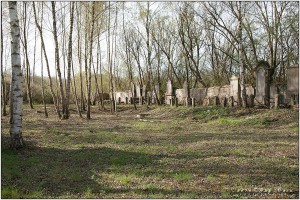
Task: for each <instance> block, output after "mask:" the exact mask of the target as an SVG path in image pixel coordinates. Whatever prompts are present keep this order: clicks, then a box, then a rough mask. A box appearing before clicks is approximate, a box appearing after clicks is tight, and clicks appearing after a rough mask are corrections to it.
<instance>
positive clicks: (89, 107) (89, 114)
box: [86, 2, 95, 119]
mask: <svg viewBox="0 0 300 200" xmlns="http://www.w3.org/2000/svg"><path fill="white" fill-rule="evenodd" d="M92 4H93V5H92V30H91V35H90V52H89V54H90V60H89V66H88V85H87V87H88V91H87V92H88V93H87V102H88V104H87V113H86V118H87V119H91V78H92V73H91V68H92V57H93V36H94V35H93V34H94V24H95V2H93V3H92Z"/></svg>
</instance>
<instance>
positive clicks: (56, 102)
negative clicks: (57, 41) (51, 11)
mask: <svg viewBox="0 0 300 200" xmlns="http://www.w3.org/2000/svg"><path fill="white" fill-rule="evenodd" d="M42 4H43V2H42ZM32 6H33V13H34V19H35V24H36V26H37V28H38V30H39V33H40V39H41V44H42V49H43V53H44V57H45V62H46V67H47V72H48V79H49V87H50V92H51V95H52V99H53V102H54V107H55V110H56V113H57V115H58V117H59V118H61V113H60V110H59V104H58V100H57V99H58V97H57V96H56V94H55V92H54V89H53V82H52V77H51V74H50V66H49V61H48V56H47V52H46V47H45V43H44V37H43V29H42V27H41V26H40V25H39V23H38V19H37V13H36V8H35V3H34V2H32ZM42 9H43V7H42Z"/></svg>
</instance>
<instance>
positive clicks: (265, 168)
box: [1, 105, 299, 198]
mask: <svg viewBox="0 0 300 200" xmlns="http://www.w3.org/2000/svg"><path fill="white" fill-rule="evenodd" d="M35 107H36V108H35V109H36V110H42V107H41V106H35ZM131 109H132V108H129V106H127V105H122V106H121V108H120V110H121V111H120V112H119V113H118V114H117V115H111V114H110V113H109V112H106V111H98V110H97V108H96V107H93V109H92V119H91V120H86V119H80V118H79V117H78V116H77V115H76V113H71V114H72V115H71V119H70V120H59V119H57V117H56V116H55V113H54V111H53V109H52V108H51V109H49V110H50V112H49V114H50V116H49V118H48V119H46V118H44V117H43V114H42V113H36V110H30V109H29V108H28V107H27V106H26V107H25V109H24V119H23V136H24V140H25V142H26V148H24V149H22V150H20V151H11V150H9V141H10V140H9V117H2V121H1V123H2V133H1V138H2V152H1V161H2V164H1V167H2V170H1V173H2V174H1V192H2V196H1V197H2V198H298V188H299V182H298V177H299V170H298V169H299V166H298V157H299V155H298V137H299V133H298V132H299V123H298V112H297V111H294V110H287V109H278V110H266V109H265V110H263V109H260V110H255V109H238V108H221V107H197V108H187V107H183V106H181V107H178V108H175V107H169V106H160V107H157V106H150V107H149V108H146V106H139V110H138V111H132V110H131ZM141 112H143V113H148V114H149V115H148V116H146V117H145V119H143V120H138V119H136V114H138V113H141Z"/></svg>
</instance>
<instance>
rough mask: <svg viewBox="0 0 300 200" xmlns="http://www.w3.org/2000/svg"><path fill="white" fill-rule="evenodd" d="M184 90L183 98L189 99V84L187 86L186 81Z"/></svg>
mask: <svg viewBox="0 0 300 200" xmlns="http://www.w3.org/2000/svg"><path fill="white" fill-rule="evenodd" d="M182 89H183V91H182V97H183V98H186V97H188V84H187V82H186V81H184V83H183V88H182Z"/></svg>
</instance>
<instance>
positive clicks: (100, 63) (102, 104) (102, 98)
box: [98, 36, 105, 110]
mask: <svg viewBox="0 0 300 200" xmlns="http://www.w3.org/2000/svg"><path fill="white" fill-rule="evenodd" d="M98 44H100V36H99V37H98ZM101 58H102V57H101V46H100V45H99V59H100V60H99V67H100V87H101V98H100V99H101V108H102V110H104V109H105V108H104V92H103V77H102V59H101Z"/></svg>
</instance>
